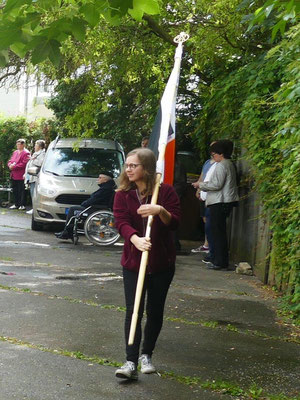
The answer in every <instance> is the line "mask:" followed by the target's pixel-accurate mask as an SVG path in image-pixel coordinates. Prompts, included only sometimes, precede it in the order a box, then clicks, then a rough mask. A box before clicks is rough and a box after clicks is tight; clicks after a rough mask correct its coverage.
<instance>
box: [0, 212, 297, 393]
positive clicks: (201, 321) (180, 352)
mask: <svg viewBox="0 0 300 400" xmlns="http://www.w3.org/2000/svg"><path fill="white" fill-rule="evenodd" d="M58 229H59V228H58ZM54 231H55V228H52V231H50V232H49V231H48V232H46V231H43V232H33V231H31V230H30V216H29V215H27V214H25V213H22V212H20V211H11V210H6V209H1V208H0V320H1V328H0V339H1V340H0V346H1V348H0V366H1V370H2V378H1V380H0V400H2V399H3V400H4V399H5V400H10V399H18V400H20V399H28V400H35V399H36V400H44V399H51V400H52V399H59V400H64V399H74V400H76V399H84V400H94V399H116V400H117V399H132V398H147V399H153V400H156V399H166V400H167V399H187V400H189V399H204V400H206V399H207V400H210V399H225V400H226V399H247V398H249V399H250V398H251V397H250V394H249V393H250V391H249V390H250V389H251V390H252V393H255V390H256V394H257V393H259V392H260V388H262V389H263V392H264V393H269V395H263V394H262V393H261V395H257V396H258V397H252V398H256V399H259V398H261V399H268V398H269V399H271V397H270V396H271V394H272V395H274V396H275V395H279V394H281V393H282V394H284V395H286V396H287V398H289V399H297V398H299V397H297V396H298V394H299V389H300V384H299V381H300V380H299V377H300V361H299V360H300V346H299V342H297V336H296V335H297V332H296V330H295V329H292V327H291V326H290V325H288V324H282V323H281V322H280V320H279V319H278V318H277V317H276V312H275V308H276V299H274V297H273V296H271V295H270V294H269V291H266V290H265V289H264V288H263V287H262V284H261V283H260V282H259V281H258V280H257V279H256V278H255V277H249V276H241V275H237V274H236V273H235V272H234V271H228V272H224V271H211V270H208V269H206V267H205V264H204V263H202V262H201V258H202V256H201V255H200V254H195V255H191V254H190V255H186V256H178V258H177V270H176V275H175V278H174V281H173V283H172V286H171V288H170V292H169V296H168V299H167V304H166V310H165V322H164V327H163V330H162V332H161V335H160V337H159V340H158V343H157V347H156V350H155V353H154V355H153V363H154V364H155V365H156V367H157V369H158V371H159V374H154V375H151V376H147V375H143V374H139V380H138V382H136V383H130V384H128V383H124V382H123V383H122V382H120V381H118V380H116V379H115V377H114V371H115V366H116V365H119V364H121V363H123V361H124V338H123V320H124V298H123V287H122V278H121V275H122V271H121V267H120V256H121V251H122V247H121V246H120V244H121V243H119V244H118V245H117V246H112V247H102V248H100V247H95V246H91V245H90V244H89V243H88V242H87V241H86V240H85V238H84V237H81V238H80V241H79V244H78V245H77V246H74V245H73V244H72V243H71V242H68V241H58V240H57V239H56V238H55V237H54V235H53V232H54ZM182 244H183V246H184V248H185V249H186V250H190V249H191V248H192V247H196V246H198V245H199V243H191V242H183V243H182ZM298 339H299V337H298ZM254 385H256V389H255V390H254V389H253V388H254ZM247 393H248V394H247ZM253 396H254V395H253ZM266 396H267V397H266ZM268 396H269V397H268Z"/></svg>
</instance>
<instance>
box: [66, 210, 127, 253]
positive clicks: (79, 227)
mask: <svg viewBox="0 0 300 400" xmlns="http://www.w3.org/2000/svg"><path fill="white" fill-rule="evenodd" d="M71 222H72V223H73V224H74V225H73V231H72V233H73V237H72V241H73V243H74V245H76V244H77V243H78V241H79V234H84V235H85V236H86V237H87V239H88V240H89V242H91V243H93V244H94V245H96V246H109V245H112V244H114V243H116V242H117V241H118V240H119V238H120V234H119V232H118V230H117V228H116V227H115V220H114V215H113V212H112V210H111V209H107V208H106V209H104V208H103V207H97V206H89V207H87V208H85V209H84V210H82V211H79V212H76V214H75V215H74V216H73V217H71V218H70V221H69V222H68V224H67V225H69V224H70V223H71Z"/></svg>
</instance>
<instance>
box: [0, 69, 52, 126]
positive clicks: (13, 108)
mask: <svg viewBox="0 0 300 400" xmlns="http://www.w3.org/2000/svg"><path fill="white" fill-rule="evenodd" d="M8 86H9V85H7V87H8ZM7 87H6V88H0V114H2V115H4V116H5V117H16V116H24V117H27V119H28V120H30V121H32V120H35V119H37V118H51V117H53V113H52V111H51V110H49V109H48V108H47V107H46V106H45V104H44V102H45V101H46V100H48V99H49V98H50V96H51V92H45V91H44V90H43V85H41V84H40V85H39V86H38V85H37V83H36V81H35V80H34V79H33V78H30V79H27V78H26V75H24V76H23V77H22V79H21V81H20V85H19V88H7Z"/></svg>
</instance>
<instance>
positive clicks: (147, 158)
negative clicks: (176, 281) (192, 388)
mask: <svg viewBox="0 0 300 400" xmlns="http://www.w3.org/2000/svg"><path fill="white" fill-rule="evenodd" d="M155 179H156V158H155V155H154V153H153V152H152V151H151V150H149V149H147V148H139V149H135V150H133V151H131V152H130V153H129V154H128V155H127V158H126V163H125V168H124V170H123V172H122V175H121V179H120V187H119V189H118V191H117V193H116V195H115V201H114V216H115V220H116V226H117V228H118V230H119V232H120V234H121V235H122V236H123V238H124V239H125V243H124V250H123V254H122V259H121V265H122V267H123V282H124V291H125V301H126V317H125V341H126V359H127V361H126V363H125V364H124V365H123V366H122V367H121V368H119V369H117V371H116V376H117V377H118V378H123V379H137V365H138V361H140V363H141V372H142V373H152V372H155V367H154V366H153V365H152V361H151V356H152V353H153V350H154V347H155V343H156V340H157V338H158V335H159V333H160V330H161V327H162V323H163V312H164V304H165V300H166V296H167V293H168V289H169V286H170V284H171V282H172V279H173V276H174V271H175V258H176V252H175V246H174V240H173V233H172V231H174V230H176V229H177V227H178V223H179V218H180V203H179V198H178V196H177V194H176V192H175V190H174V188H173V187H172V186H170V185H167V184H162V185H161V187H160V190H159V195H158V200H157V204H156V205H151V204H150V203H151V196H152V192H153V189H154V185H155ZM150 215H153V216H154V218H153V224H152V228H151V238H147V237H145V232H146V226H147V218H148V217H149V216H150ZM143 251H149V258H148V265H147V269H146V276H145V283H144V289H143V294H142V298H141V305H140V309H139V313H138V315H139V316H138V322H137V329H136V335H135V339H134V343H133V345H128V338H129V330H130V324H131V317H132V312H133V307H134V299H135V291H136V285H137V279H138V271H139V266H140V260H141V255H142V252H143ZM146 293H147V302H146V313H147V321H146V325H145V330H144V338H143V344H142V351H141V356H140V357H139V355H140V344H141V339H142V328H141V322H142V317H143V312H144V304H145V296H146Z"/></svg>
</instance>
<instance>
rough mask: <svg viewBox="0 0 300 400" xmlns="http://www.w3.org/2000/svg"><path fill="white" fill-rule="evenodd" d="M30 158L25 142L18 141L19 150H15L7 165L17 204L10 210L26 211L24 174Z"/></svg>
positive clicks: (22, 140)
mask: <svg viewBox="0 0 300 400" xmlns="http://www.w3.org/2000/svg"><path fill="white" fill-rule="evenodd" d="M29 158H30V153H29V151H28V150H27V149H25V140H24V139H18V140H17V150H15V151H14V152H13V154H12V156H11V158H10V160H9V161H8V163H7V165H8V168H9V169H10V177H11V185H12V189H13V195H14V200H15V204H14V205H12V206H11V207H10V208H12V209H14V208H18V209H19V210H25V186H24V173H25V168H26V164H27V163H28V161H29Z"/></svg>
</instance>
